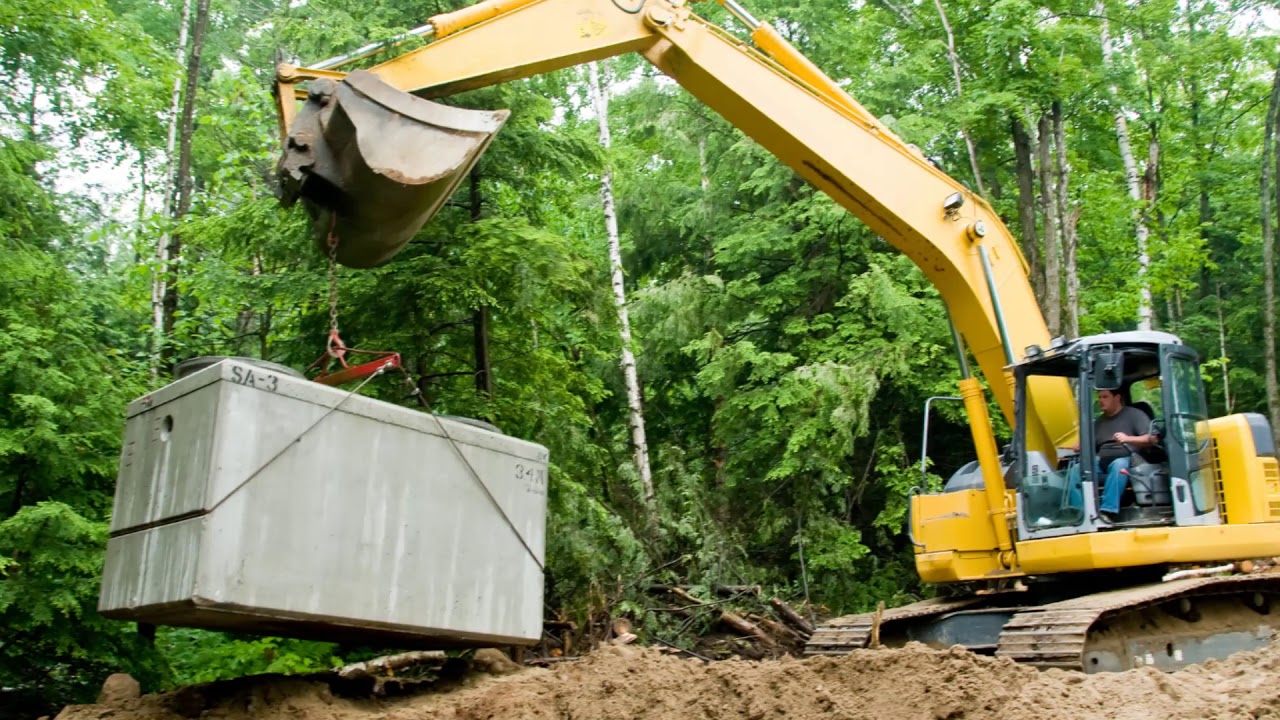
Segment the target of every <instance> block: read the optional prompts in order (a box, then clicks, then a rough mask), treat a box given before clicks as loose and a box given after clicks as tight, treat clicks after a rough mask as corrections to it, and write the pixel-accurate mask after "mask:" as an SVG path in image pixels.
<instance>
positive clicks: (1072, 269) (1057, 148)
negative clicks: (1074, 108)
mask: <svg viewBox="0 0 1280 720" xmlns="http://www.w3.org/2000/svg"><path fill="white" fill-rule="evenodd" d="M1052 111H1053V145H1054V156H1055V157H1056V158H1057V163H1058V192H1057V200H1058V217H1059V218H1061V220H1062V274H1063V279H1064V280H1065V281H1066V286H1067V307H1066V313H1065V323H1066V327H1065V328H1063V330H1064V332H1066V334H1067V337H1072V338H1075V337H1080V277H1079V275H1078V274H1077V273H1076V248H1077V247H1078V246H1079V242H1078V240H1077V238H1076V225H1077V223H1078V222H1079V220H1080V211H1079V209H1078V208H1076V207H1075V206H1074V203H1072V202H1071V197H1070V193H1069V192H1068V185H1069V182H1070V180H1071V161H1070V160H1068V158H1067V128H1066V122H1065V121H1064V120H1063V117H1062V103H1061V102H1060V101H1058V100H1054V101H1053V105H1052Z"/></svg>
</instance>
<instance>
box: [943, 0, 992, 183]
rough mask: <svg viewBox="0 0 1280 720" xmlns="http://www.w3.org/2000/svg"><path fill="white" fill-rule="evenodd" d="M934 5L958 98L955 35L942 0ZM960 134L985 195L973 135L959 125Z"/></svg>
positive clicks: (957, 62)
mask: <svg viewBox="0 0 1280 720" xmlns="http://www.w3.org/2000/svg"><path fill="white" fill-rule="evenodd" d="M933 4H934V7H936V8H938V18H939V19H941V20H942V29H943V30H944V31H945V32H946V33H947V60H949V61H950V62H951V78H952V81H953V82H954V83H955V88H956V99H957V100H958V99H960V98H961V97H962V96H963V95H964V88H963V87H962V85H961V83H960V56H959V55H957V54H956V36H955V33H954V32H952V31H951V23H950V22H948V21H947V11H946V10H945V9H944V8H943V7H942V0H933ZM960 135H961V136H962V137H964V144H965V147H966V148H968V150H969V167H970V169H971V170H973V182H974V184H975V185H976V186H977V188H978V194H979V195H981V196H983V197H986V196H987V188H986V186H985V185H984V184H983V182H982V171H981V170H979V169H978V150H977V148H976V147H975V146H974V144H973V136H972V135H970V134H969V130H968V129H966V128H964V127H961V128H960Z"/></svg>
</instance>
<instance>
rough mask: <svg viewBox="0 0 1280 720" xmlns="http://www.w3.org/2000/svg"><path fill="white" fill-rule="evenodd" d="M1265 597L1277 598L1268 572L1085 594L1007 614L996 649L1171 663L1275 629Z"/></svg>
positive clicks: (1038, 656)
mask: <svg viewBox="0 0 1280 720" xmlns="http://www.w3.org/2000/svg"><path fill="white" fill-rule="evenodd" d="M1268 596H1270V597H1268ZM1272 599H1274V600H1277V601H1280V575H1276V574H1258V575H1237V576H1231V577H1209V578H1188V579H1185V580H1175V581H1172V582H1165V583H1157V584H1152V585H1141V586H1138V587H1133V588H1126V589H1124V590H1114V591H1111V592H1103V593H1096V594H1092V595H1085V596H1083V597H1078V598H1073V599H1071V600H1063V601H1061V602H1056V603H1050V604H1048V605H1042V606H1039V607H1034V608H1028V609H1025V610H1022V611H1021V612H1019V613H1017V614H1016V615H1014V616H1013V617H1012V618H1011V619H1010V620H1009V621H1008V622H1007V623H1005V626H1004V630H1003V631H1002V632H1001V633H1000V641H999V647H998V648H997V649H996V655H997V656H998V657H1007V658H1010V659H1012V660H1016V661H1017V662H1020V663H1027V664H1030V665H1034V666H1036V667H1040V668H1061V669H1067V670H1080V671H1083V672H1099V671H1108V670H1125V669H1129V668H1132V667H1142V666H1154V667H1157V668H1160V669H1170V670H1171V669H1175V668H1177V667H1181V666H1184V665H1189V664H1192V663H1195V662H1200V661H1202V660H1207V659H1209V658H1211V657H1221V656H1222V654H1224V653H1230V652H1238V651H1240V650H1249V649H1254V648H1257V647H1261V646H1262V645H1264V644H1266V643H1267V642H1268V641H1269V640H1270V638H1271V636H1272V635H1274V634H1275V633H1276V631H1277V630H1278V629H1280V606H1278V607H1274V608H1273V607H1272V603H1271V602H1270V600H1272ZM1240 600H1243V601H1244V602H1239V601H1240ZM1206 604H1207V605H1206ZM1209 606H1212V607H1211V608H1210V607H1209ZM1273 610H1274V613H1273Z"/></svg>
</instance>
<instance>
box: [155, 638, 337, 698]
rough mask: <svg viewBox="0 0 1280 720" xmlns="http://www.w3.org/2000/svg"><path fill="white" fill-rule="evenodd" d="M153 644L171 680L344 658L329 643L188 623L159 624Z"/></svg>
mask: <svg viewBox="0 0 1280 720" xmlns="http://www.w3.org/2000/svg"><path fill="white" fill-rule="evenodd" d="M156 650H157V651H158V652H159V653H160V654H161V655H163V656H164V658H165V660H166V661H167V662H168V665H169V669H170V672H171V673H172V676H171V678H170V682H171V684H172V685H174V686H181V685H191V684H194V683H206V682H213V681H215V680H229V679H231V678H237V677H243V676H245V675H257V674H261V673H283V674H297V673H309V672H322V671H325V670H329V669H331V668H334V667H338V666H340V665H342V664H343V659H342V658H341V657H339V656H338V646H337V645H335V644H333V643H323V642H315V641H308V640H291V639H285V638H274V637H261V638H241V637H237V636H234V635H225V634H223V633H213V632H208V631H205V630H193V629H191V628H162V629H161V630H160V631H159V632H158V633H157V634H156Z"/></svg>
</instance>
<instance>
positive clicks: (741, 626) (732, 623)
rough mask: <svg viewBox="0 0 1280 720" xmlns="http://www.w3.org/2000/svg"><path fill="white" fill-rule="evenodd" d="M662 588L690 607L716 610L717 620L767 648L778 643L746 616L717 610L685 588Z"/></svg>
mask: <svg viewBox="0 0 1280 720" xmlns="http://www.w3.org/2000/svg"><path fill="white" fill-rule="evenodd" d="M663 589H664V591H665V592H669V593H671V594H672V595H675V596H676V597H678V598H680V599H681V600H684V601H685V602H687V603H689V605H690V607H695V608H704V609H707V610H711V611H713V612H718V613H719V617H718V619H719V621H720V622H721V623H723V624H725V625H727V626H728V627H730V628H732V629H733V630H735V631H737V632H738V634H740V635H746V636H749V637H753V638H755V639H756V640H758V641H759V642H760V644H761V645H764V646H766V647H769V648H774V647H777V645H778V643H777V642H775V641H774V639H773V638H772V637H771V636H770V635H769V633H766V632H765V631H763V630H761V629H760V627H759V626H758V625H756V624H755V623H753V622H751V621H749V620H747V619H746V618H744V617H742V616H741V615H739V614H737V613H733V612H729V611H728V610H719V609H717V608H716V607H715V605H714V604H713V603H708V602H704V601H702V600H699V599H698V598H696V597H694V596H693V595H690V594H689V592H688V591H686V590H685V589H683V588H681V587H678V586H675V585H669V586H665V587H664V588H663Z"/></svg>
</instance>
